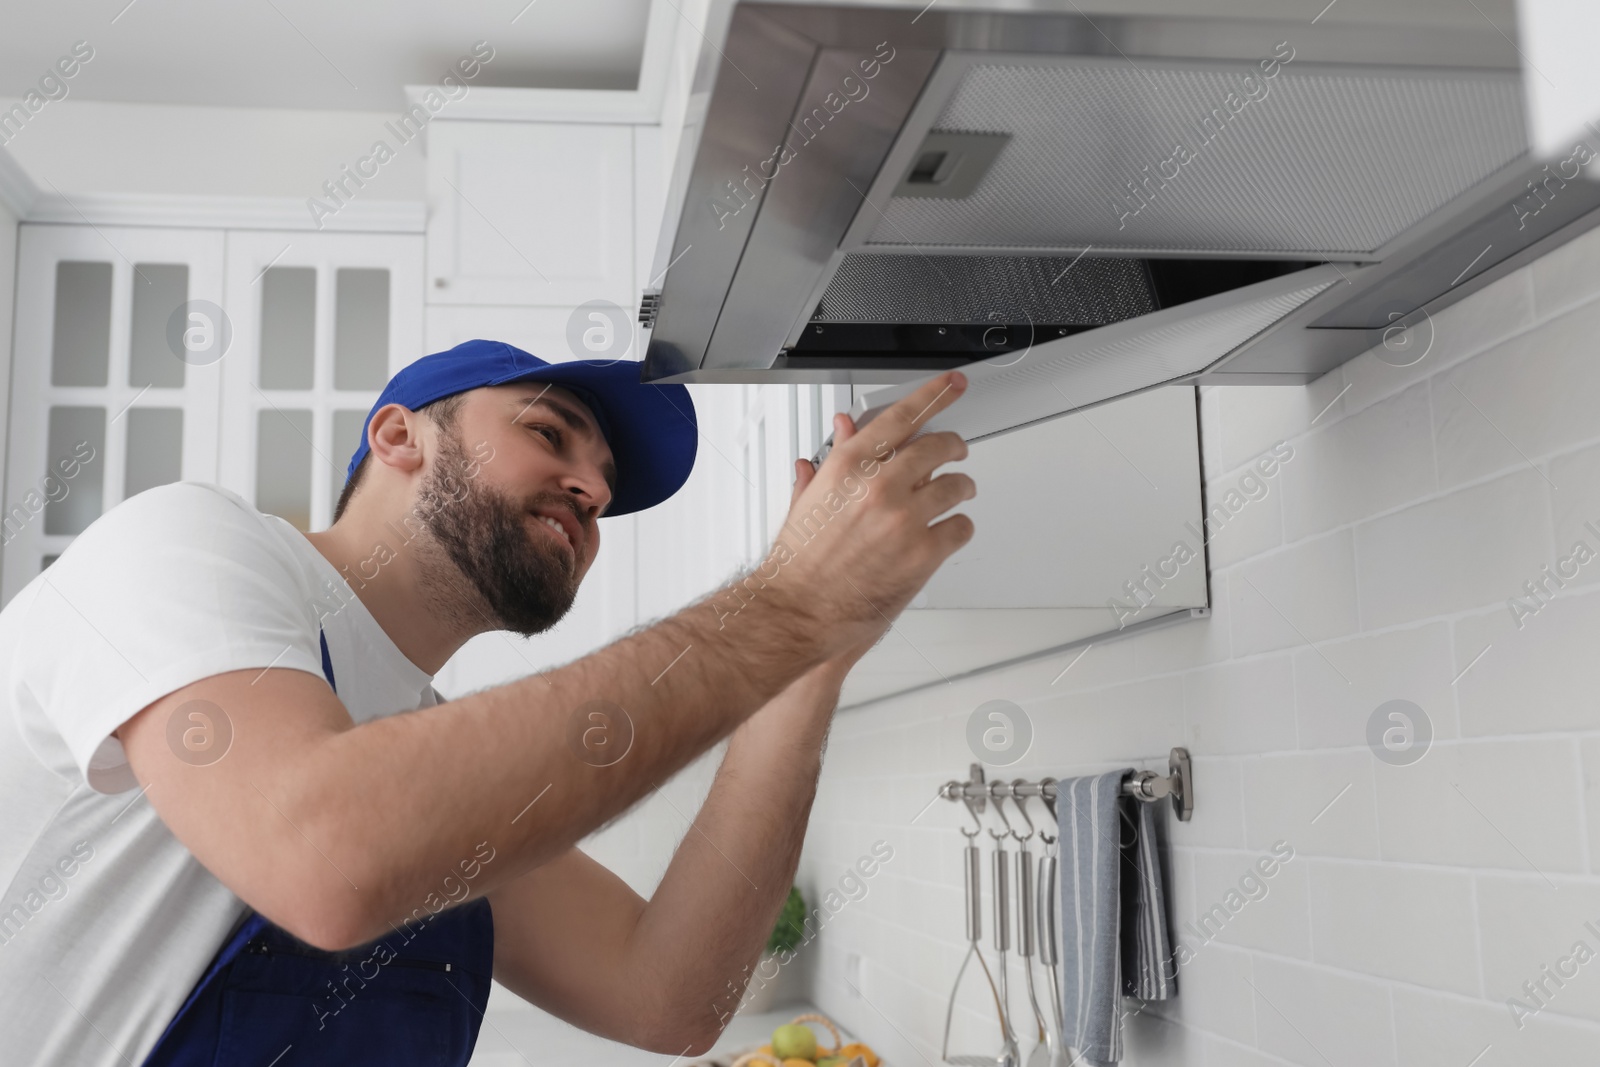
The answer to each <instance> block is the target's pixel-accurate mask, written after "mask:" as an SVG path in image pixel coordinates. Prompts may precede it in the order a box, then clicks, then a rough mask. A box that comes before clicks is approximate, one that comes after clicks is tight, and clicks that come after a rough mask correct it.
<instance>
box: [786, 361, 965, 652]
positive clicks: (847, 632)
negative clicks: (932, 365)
mask: <svg viewBox="0 0 1600 1067" xmlns="http://www.w3.org/2000/svg"><path fill="white" fill-rule="evenodd" d="M966 385H967V381H966V377H965V376H964V375H962V374H961V373H960V372H959V371H951V372H949V373H946V374H941V375H939V376H938V377H936V378H933V379H931V380H930V381H928V382H926V383H924V384H923V386H922V387H921V388H919V389H918V390H917V391H916V392H914V393H912V394H910V395H909V396H907V397H905V398H904V399H902V400H900V401H899V402H898V403H896V404H894V405H893V406H891V407H889V408H888V409H886V410H885V411H884V412H883V413H882V414H880V415H879V416H878V417H877V418H875V419H873V420H872V422H871V423H870V424H869V426H868V428H867V429H866V430H860V431H858V430H857V429H856V426H855V423H854V422H853V421H852V420H851V419H850V417H849V416H848V415H844V414H838V415H835V416H834V444H833V449H832V450H831V451H830V452H829V453H828V456H827V458H826V459H824V460H823V461H822V465H821V467H819V468H817V469H816V470H814V471H812V472H810V473H809V474H806V473H803V472H802V471H801V468H802V466H803V467H805V468H810V466H811V464H810V461H800V462H797V464H796V484H795V493H794V499H793V502H792V503H791V505H790V508H789V516H788V518H787V520H786V521H785V523H784V526H783V529H782V530H781V531H780V532H779V534H778V536H777V538H776V540H775V541H774V543H773V547H772V552H771V554H770V555H769V556H768V559H767V562H766V563H765V564H764V565H763V568H762V571H761V576H762V577H763V578H768V577H769V576H770V575H771V574H772V573H773V572H774V571H776V572H777V573H779V574H782V575H783V578H782V579H780V580H781V581H782V582H783V584H785V585H787V586H788V587H789V589H790V590H791V591H792V593H793V598H794V600H795V601H796V603H794V604H793V605H792V606H793V608H794V610H796V611H798V612H800V613H802V614H803V615H804V616H806V617H807V618H809V619H810V620H811V621H812V622H813V623H814V624H815V625H816V626H818V627H819V628H820V629H821V630H822V631H823V632H824V633H826V634H827V635H828V637H827V648H826V653H827V654H826V656H825V661H829V660H833V659H835V658H836V657H841V656H843V657H846V658H848V662H850V663H854V662H855V659H859V658H860V656H861V655H863V654H865V652H866V650H867V649H869V648H871V647H872V645H873V644H874V643H875V642H876V641H877V639H878V638H879V637H880V636H881V635H882V634H883V631H884V630H885V629H886V628H887V627H888V625H889V624H890V622H891V621H892V620H893V619H894V617H895V616H896V615H898V614H899V613H900V612H901V611H902V610H903V609H904V608H905V606H906V604H907V603H909V602H910V600H911V598H912V597H913V596H915V595H916V593H917V591H918V590H919V589H921V588H922V586H923V585H924V584H925V583H926V582H927V580H928V579H929V578H930V577H931V576H932V575H933V572H934V571H936V570H938V569H939V567H940V565H941V564H943V563H944V561H945V560H946V559H948V558H949V557H950V555H951V554H952V553H954V552H955V551H956V550H957V549H959V548H961V547H962V546H963V545H965V544H966V543H967V542H968V541H969V540H971V539H972V533H973V523H972V520H971V519H970V518H968V517H967V516H965V515H952V516H950V517H949V518H946V519H943V520H941V521H939V522H933V520H934V519H935V518H937V517H938V516H939V515H941V514H943V513H944V512H946V511H948V510H950V509H951V508H953V507H955V506H956V505H958V504H960V503H961V502H962V501H964V500H969V499H971V498H972V497H973V496H974V495H976V493H977V488H976V486H975V485H974V483H973V481H972V479H971V478H970V477H969V476H968V475H966V474H961V473H955V472H952V473H948V474H942V475H939V476H938V477H934V475H933V472H934V470H935V469H936V468H937V467H939V466H940V465H941V464H943V463H949V462H952V461H955V460H961V459H965V458H966V455H967V444H966V442H965V441H963V440H962V439H961V435H960V434H956V433H949V432H945V433H930V434H925V435H923V436H921V437H918V438H916V440H914V441H913V440H911V438H912V437H913V436H914V435H916V434H917V433H918V431H919V430H920V429H921V427H922V426H923V424H924V423H926V422H927V421H928V419H930V418H932V417H933V416H934V415H936V414H938V413H939V412H940V411H943V410H944V409H945V408H947V407H949V406H950V405H951V404H952V403H954V402H955V400H956V399H957V398H958V397H960V396H961V394H962V392H963V391H964V390H965V389H966ZM930 523H931V525H930ZM852 657H853V658H852ZM847 669H848V668H847Z"/></svg>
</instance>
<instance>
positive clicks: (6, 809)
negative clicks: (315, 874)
mask: <svg viewBox="0 0 1600 1067" xmlns="http://www.w3.org/2000/svg"><path fill="white" fill-rule="evenodd" d="M391 547H398V546H396V545H391ZM319 623H320V625H321V627H322V629H323V630H324V631H325V633H326V634H327V639H328V651H329V655H330V657H331V659H332V663H333V674H334V681H335V683H336V685H337V687H338V695H339V699H340V700H342V701H343V702H344V705H345V707H346V708H347V709H349V712H350V716H351V718H353V719H354V720H355V721H356V722H364V721H367V720H369V719H372V718H375V717H378V716H383V715H390V714H394V713H397V712H401V711H409V710H412V709H415V708H418V707H428V706H431V705H433V704H436V703H439V702H440V700H441V698H440V696H439V694H438V693H437V691H435V690H434V689H433V687H432V685H431V676H430V675H429V674H427V673H426V672H425V671H423V670H422V669H421V668H419V667H418V666H417V665H416V664H414V663H412V662H411V661H410V660H408V659H407V658H406V657H405V655H404V654H403V653H401V651H400V650H399V649H398V648H397V647H395V644H394V642H393V641H391V640H390V639H389V637H388V635H387V634H385V633H384V631H383V628H382V627H380V626H379V625H378V622H377V620H376V619H374V618H373V617H372V614H371V613H370V612H369V611H368V610H367V609H366V607H365V606H364V605H363V604H362V603H361V601H360V599H359V598H358V597H357V596H356V595H355V593H354V591H353V590H352V589H351V586H350V583H348V582H347V581H345V579H344V577H343V576H342V575H341V574H340V573H339V571H338V569H337V568H335V567H334V566H333V565H332V564H331V563H329V562H328V561H327V560H326V559H325V558H324V557H323V556H322V554H321V553H320V552H318V551H317V549H316V547H315V546H314V545H312V544H311V542H310V541H308V540H307V539H306V538H305V536H304V535H302V534H301V533H300V532H299V531H298V530H296V529H295V528H294V527H293V526H291V525H289V523H287V522H285V521H284V520H283V519H280V518H278V517H276V516H273V515H263V514H262V513H260V512H258V511H257V510H256V509H255V508H253V507H251V506H250V505H249V504H248V503H246V502H245V501H244V500H243V499H241V498H240V497H239V496H238V495H237V494H235V493H231V492H229V491H227V490H225V489H222V488H220V487H218V486H214V485H207V484H204V483H200V482H178V483H174V484H170V485H164V486H160V487H158V488H155V489H150V490H147V491H146V492H143V493H140V494H138V495H137V496H134V497H131V498H129V499H128V500H125V501H123V502H122V503H121V504H118V505H117V506H116V507H114V508H112V509H111V510H110V511H108V512H107V513H106V514H105V515H103V516H101V517H100V518H99V519H98V520H96V521H95V522H94V523H93V524H92V525H90V527H89V528H88V529H87V530H85V531H84V532H83V533H82V534H80V535H79V536H78V537H77V538H76V539H75V540H74V541H73V542H72V544H71V546H69V547H68V548H67V550H66V551H65V552H63V553H62V555H61V557H60V558H59V559H57V560H56V561H55V562H54V563H52V564H51V565H50V566H49V567H47V568H46V569H45V571H44V572H43V573H41V574H40V575H39V576H38V577H37V578H35V579H34V580H33V581H31V582H29V583H28V585H27V586H26V587H24V588H23V589H22V591H21V592H19V593H18V594H17V595H16V597H15V598H14V599H13V600H12V601H11V602H10V603H9V604H7V605H6V607H5V609H4V610H3V611H0V700H3V701H4V707H3V708H0V813H3V814H0V886H3V887H4V893H3V895H0V1064H7V1065H9V1064H17V1065H19V1067H20V1065H22V1064H29V1065H41V1067H43V1065H52V1067H53V1065H57V1064H62V1065H67V1064H70V1065H72V1067H128V1065H129V1064H130V1063H131V1064H133V1065H135V1067H137V1065H138V1064H141V1063H142V1062H143V1061H144V1059H145V1058H146V1057H147V1056H148V1055H149V1053H150V1050H151V1049H152V1048H154V1047H155V1043H156V1041H157V1040H158V1039H159V1038H160V1036H161V1034H162V1031H163V1030H165V1029H166V1026H167V1023H168V1022H169V1021H170V1020H171V1018H172V1016H173V1015H174V1014H176V1013H177V1010H178V1008H179V1007H180V1006H181V1005H182V1004H183V1001H184V999H185V998H186V997H187V996H188V994H189V991H190V990H191V989H192V988H193V986H194V984H195V982H196V981H198V980H199V978H200V976H201V975H202V974H203V973H204V970H205V968H206V965H207V964H208V963H209V962H210V961H211V958H212V957H213V956H214V955H215V954H216V951H217V949H218V948H219V947H220V946H221V944H222V942H223V940H224V938H225V937H226V935H227V934H228V933H229V932H230V931H231V930H232V929H233V928H234V927H235V925H236V924H237V922H238V921H239V920H240V918H241V917H242V916H243V913H244V910H245V905H244V902H243V901H241V900H240V899H239V898H238V897H237V896H235V895H234V894H233V893H232V892H230V891H229V890H228V889H227V888H226V887H224V886H223V885H222V883H220V882H218V881H217V880H216V878H214V877H212V875H211V873H210V872H209V871H207V870H206V869H205V868H204V867H202V866H201V865H200V862H199V861H198V860H196V859H195V858H194V856H193V855H192V854H190V852H189V850H188V849H186V848H185V847H184V846H183V845H182V844H181V843H180V842H179V841H178V839H177V838H175V837H174V836H173V835H172V833H171V832H170V831H169V830H168V829H167V827H166V824H165V823H163V822H162V821H161V819H160V818H159V816H157V814H156V812H155V809H154V808H153V807H151V805H150V802H149V800H148V799H146V798H145V797H144V796H143V795H142V794H141V792H140V791H139V786H138V783H137V782H136V781H135V779H134V777H133V774H132V772H131V771H130V769H129V767H128V764H127V762H126V759H125V758H124V754H123V750H122V744H121V742H119V741H118V740H116V739H115V738H113V737H111V736H109V735H110V733H111V731H113V730H115V729H116V728H117V727H118V726H120V725H121V724H122V723H124V722H126V721H127V720H128V719H129V718H131V717H132V716H133V715H134V714H135V713H136V712H138V711H139V710H140V709H141V708H144V707H145V706H146V705H148V704H150V703H151V702H153V701H155V700H157V699H159V698H160V697H162V696H164V695H165V694H167V693H170V692H172V691H173V690H175V689H179V688H182V687H183V686H185V685H188V684H189V683H191V682H195V681H198V680H199V679H202V678H207V677H210V676H211V675H215V674H221V673H223V672H225V671H232V670H239V669H242V668H249V667H259V668H265V667H268V666H273V667H279V668H291V669H294V670H302V671H309V672H310V673H312V674H314V675H316V676H317V677H318V678H321V677H322V676H323V673H322V652H321V646H320V644H319V642H318V637H317V630H318V626H319ZM223 758H224V759H226V756H224V757H223Z"/></svg>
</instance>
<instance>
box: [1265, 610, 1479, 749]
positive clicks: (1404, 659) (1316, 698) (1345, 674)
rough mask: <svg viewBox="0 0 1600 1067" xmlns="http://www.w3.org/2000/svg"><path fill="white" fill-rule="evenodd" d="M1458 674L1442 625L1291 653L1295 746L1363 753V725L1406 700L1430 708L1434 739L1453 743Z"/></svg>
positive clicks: (1325, 644)
mask: <svg viewBox="0 0 1600 1067" xmlns="http://www.w3.org/2000/svg"><path fill="white" fill-rule="evenodd" d="M1474 651H1476V650H1474ZM1469 658H1470V657H1469ZM1458 669H1459V668H1457V667H1456V666H1455V664H1454V660H1453V659H1452V657H1451V646H1450V629H1449V627H1448V626H1447V625H1446V624H1444V623H1440V622H1435V623H1429V624H1426V625H1422V626H1416V627H1411V628H1408V629H1399V630H1386V631H1384V632H1383V633H1381V634H1375V635H1372V636H1362V637H1353V638H1350V639H1349V640H1345V641H1326V642H1323V643H1322V644H1319V645H1318V646H1317V647H1316V648H1314V649H1312V648H1306V649H1302V650H1301V651H1299V652H1296V653H1295V654H1294V695H1295V710H1296V713H1297V715H1298V717H1299V722H1300V746H1301V747H1302V748H1343V747H1349V746H1364V745H1365V744H1366V743H1367V719H1368V718H1369V717H1370V716H1371V715H1372V709H1373V708H1376V707H1377V706H1378V705H1379V704H1382V703H1383V702H1384V701H1386V700H1410V701H1412V702H1413V703H1416V704H1418V705H1420V706H1421V707H1424V708H1429V709H1432V710H1431V711H1430V716H1431V718H1432V720H1433V726H1434V735H1435V736H1436V737H1453V736H1455V733H1456V728H1455V727H1456V724H1455V715H1454V714H1453V712H1451V710H1450V709H1451V708H1452V706H1453V702H1454V698H1455V694H1454V691H1453V689H1452V687H1451V685H1450V683H1451V682H1452V681H1453V680H1454V679H1455V674H1456V671H1457V670H1458ZM1441 711H1443V712H1444V714H1440V712H1441Z"/></svg>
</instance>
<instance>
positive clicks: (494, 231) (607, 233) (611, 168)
mask: <svg viewBox="0 0 1600 1067" xmlns="http://www.w3.org/2000/svg"><path fill="white" fill-rule="evenodd" d="M633 138H634V134H633V127H632V126H630V125H623V124H584V123H569V122H466V121H438V122H434V123H433V124H432V125H431V126H430V127H429V128H428V300H429V301H430V302H432V303H436V304H489V305H497V304H498V305H522V306H547V307H550V306H553V307H566V308H574V307H577V306H578V305H579V304H582V303H584V302H586V301H589V300H609V301H611V302H612V303H615V304H617V305H619V306H621V307H633V306H635V304H636V301H637V294H636V293H635V292H634V269H633V263H634V149H633Z"/></svg>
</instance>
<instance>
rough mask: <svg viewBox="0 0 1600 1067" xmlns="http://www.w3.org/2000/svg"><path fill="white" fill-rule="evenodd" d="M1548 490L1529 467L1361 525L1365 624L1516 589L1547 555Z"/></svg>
mask: <svg viewBox="0 0 1600 1067" xmlns="http://www.w3.org/2000/svg"><path fill="white" fill-rule="evenodd" d="M1548 489H1549V485H1548V483H1547V482H1546V481H1545V480H1544V478H1543V477H1542V476H1541V475H1540V474H1539V473H1538V472H1536V471H1532V470H1529V469H1527V468H1526V467H1524V468H1523V469H1521V470H1517V471H1513V472H1511V473H1510V474H1507V475H1505V476H1503V477H1500V478H1496V479H1495V480H1494V481H1491V482H1486V483H1484V484H1481V485H1475V486H1472V487H1471V488H1467V489H1462V490H1459V491H1457V492H1454V493H1451V494H1449V495H1447V496H1441V497H1435V498H1434V499H1432V500H1428V501H1426V502H1424V503H1421V504H1415V505H1413V506H1411V507H1408V508H1405V509H1404V510H1401V511H1397V512H1394V513H1393V514H1390V515H1385V516H1383V517H1381V518H1377V519H1373V520H1371V521H1369V522H1365V523H1362V524H1361V525H1360V526H1358V527H1356V535H1355V541H1356V554H1357V557H1358V558H1359V560H1360V564H1359V565H1358V567H1357V577H1358V579H1359V584H1360V595H1361V622H1362V624H1363V625H1364V626H1367V627H1370V628H1373V629H1377V628H1381V627H1385V626H1394V625H1396V624H1398V623H1404V622H1412V621H1414V620H1417V619H1425V618H1430V617H1432V616H1435V615H1444V614H1448V613H1450V612H1458V611H1465V610H1467V609H1469V608H1474V607H1480V606H1482V605H1484V604H1493V603H1496V602H1499V601H1502V600H1504V599H1505V598H1506V597H1508V596H1510V595H1512V594H1513V593H1515V592H1517V590H1519V589H1520V588H1521V584H1522V582H1523V581H1524V580H1525V579H1526V578H1528V577H1531V576H1533V575H1535V574H1537V573H1538V571H1539V568H1540V567H1541V566H1543V565H1544V564H1545V563H1547V562H1549V554H1550V551H1549V544H1550V537H1549V533H1548V529H1549V518H1548V515H1549V511H1548V499H1547V497H1546V493H1547V491H1548Z"/></svg>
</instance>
